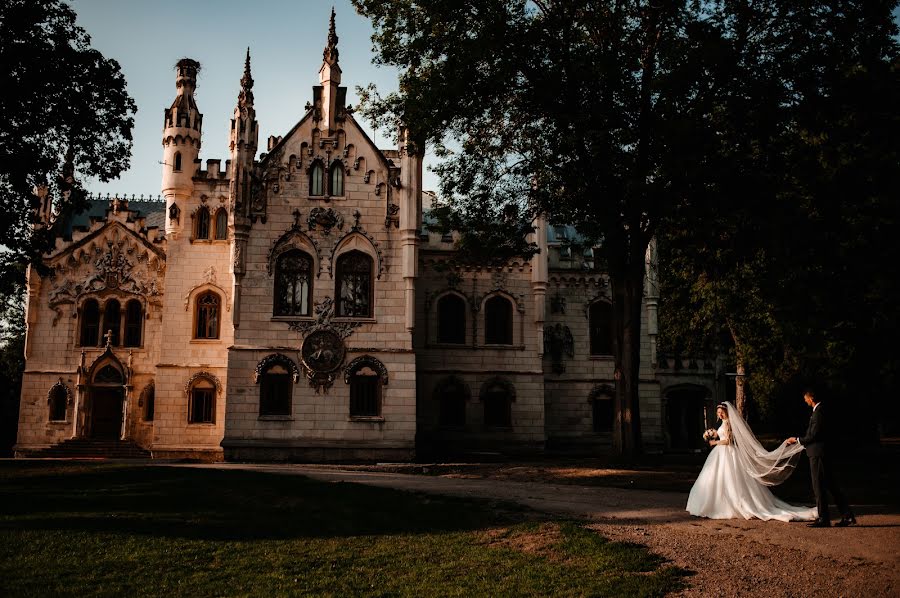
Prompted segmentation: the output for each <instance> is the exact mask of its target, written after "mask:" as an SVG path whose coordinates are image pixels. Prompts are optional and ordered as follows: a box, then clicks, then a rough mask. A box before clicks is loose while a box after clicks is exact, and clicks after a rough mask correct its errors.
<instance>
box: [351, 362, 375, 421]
mask: <svg viewBox="0 0 900 598" xmlns="http://www.w3.org/2000/svg"><path fill="white" fill-rule="evenodd" d="M380 415H381V378H380V376H379V375H378V373H377V372H375V371H374V370H372V369H371V368H368V367H363V368H360V369H359V370H357V371H356V372H355V373H354V374H353V376H351V377H350V417H378V416H380Z"/></svg>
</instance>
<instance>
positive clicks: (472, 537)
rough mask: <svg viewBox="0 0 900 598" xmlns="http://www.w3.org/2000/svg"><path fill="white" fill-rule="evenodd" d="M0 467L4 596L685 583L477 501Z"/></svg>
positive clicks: (642, 558)
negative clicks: (0, 481)
mask: <svg viewBox="0 0 900 598" xmlns="http://www.w3.org/2000/svg"><path fill="white" fill-rule="evenodd" d="M0 480H2V483H0V522H2V525H0V593H2V594H3V595H16V596H24V595H48V594H49V595H78V596H94V595H104V596H108V595H128V594H134V593H137V594H140V595H149V596H171V595H183V594H190V595H192V596H223V595H228V596H233V595H253V596H257V595H258V596H272V595H288V594H290V595H293V594H303V595H307V594H315V595H335V596H358V595H376V594H377V595H387V596H423V595H427V596H497V595H516V596H571V595H594V596H663V595H665V594H667V593H670V592H672V591H675V590H678V589H680V588H681V587H682V586H683V585H684V582H683V577H684V575H683V572H681V571H680V570H678V569H676V568H674V567H671V566H666V565H665V563H664V562H663V560H662V559H660V558H659V557H656V556H654V555H651V554H649V553H648V552H647V550H646V549H645V548H643V547H639V546H634V545H630V544H621V543H614V542H609V541H607V540H605V539H603V538H601V537H600V536H598V535H597V534H596V533H595V532H593V531H589V530H586V529H585V528H583V527H582V526H581V525H578V524H577V523H575V522H570V521H563V522H558V523H557V522H554V521H547V520H544V519H543V518H541V517H540V516H538V515H537V514H534V513H530V512H521V511H518V510H509V506H508V505H502V504H497V503H490V502H486V501H476V500H464V499H454V498H441V497H433V496H423V495H418V494H412V493H407V492H399V491H394V490H389V489H384V488H376V487H369V486H358V485H354V484H331V483H323V482H314V481H311V480H308V479H306V478H302V477H300V476H295V475H278V474H270V473H261V472H248V471H217V470H210V469H185V468H180V469H179V468H170V467H102V466H100V467H98V466H91V465H88V466H85V465H63V466H60V465H55V464H54V465H48V464H43V465H35V464H22V463H15V462H13V463H6V464H4V465H3V466H2V467H0ZM523 519H524V520H525V521H524V522H523V521H522V520H523Z"/></svg>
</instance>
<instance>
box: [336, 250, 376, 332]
mask: <svg viewBox="0 0 900 598" xmlns="http://www.w3.org/2000/svg"><path fill="white" fill-rule="evenodd" d="M372 264H373V262H372V258H371V257H369V256H368V255H367V254H365V253H363V252H362V251H348V252H347V253H344V254H342V255H341V256H340V257H339V258H338V259H337V288H336V289H335V292H334V294H335V296H336V298H337V306H336V310H335V311H336V312H337V315H338V316H341V317H359V316H362V317H371V316H372V313H373V312H372Z"/></svg>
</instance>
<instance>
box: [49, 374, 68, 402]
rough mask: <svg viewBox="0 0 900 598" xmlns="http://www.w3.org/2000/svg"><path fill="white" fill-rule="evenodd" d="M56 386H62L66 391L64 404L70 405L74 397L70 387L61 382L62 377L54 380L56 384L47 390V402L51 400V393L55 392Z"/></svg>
mask: <svg viewBox="0 0 900 598" xmlns="http://www.w3.org/2000/svg"><path fill="white" fill-rule="evenodd" d="M57 388H62V389H63V391H64V392H65V393H66V405H71V404H72V403H73V402H74V398H73V397H72V389H71V388H69V385H68V384H66V383H65V382H63V379H62V378H60V379H59V380H57V381H56V384H54V385H53V386H51V387H50V390H48V391H47V402H48V403H49V402H50V401H51V400H53V394H54V393H55V392H56V389H57Z"/></svg>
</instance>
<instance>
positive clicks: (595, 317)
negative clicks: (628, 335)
mask: <svg viewBox="0 0 900 598" xmlns="http://www.w3.org/2000/svg"><path fill="white" fill-rule="evenodd" d="M588 320H589V324H588V326H589V327H590V335H591V355H612V353H613V326H612V305H611V304H609V303H607V302H606V301H595V302H594V303H592V304H591V307H590V310H589V311H588Z"/></svg>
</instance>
